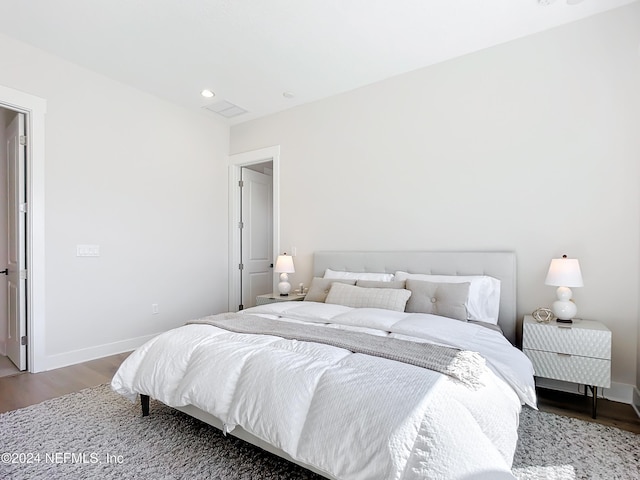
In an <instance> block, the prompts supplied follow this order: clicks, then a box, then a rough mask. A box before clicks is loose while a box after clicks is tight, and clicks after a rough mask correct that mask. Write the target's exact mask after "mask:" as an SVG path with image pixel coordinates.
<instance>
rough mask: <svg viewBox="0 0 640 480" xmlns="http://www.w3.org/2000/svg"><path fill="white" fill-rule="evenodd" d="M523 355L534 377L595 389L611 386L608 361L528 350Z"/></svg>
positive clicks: (609, 362)
mask: <svg viewBox="0 0 640 480" xmlns="http://www.w3.org/2000/svg"><path fill="white" fill-rule="evenodd" d="M524 353H525V355H526V356H527V357H529V359H530V360H531V362H532V363H533V368H534V370H535V375H536V377H544V378H553V379H556V380H563V381H565V382H573V383H581V384H585V385H593V386H595V387H605V388H609V387H610V386H611V361H610V360H604V359H601V358H590V357H581V356H578V355H563V354H561V353H552V352H541V351H538V350H528V349H525V350H524Z"/></svg>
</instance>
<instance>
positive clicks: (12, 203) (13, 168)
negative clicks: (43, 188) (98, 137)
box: [7, 113, 27, 370]
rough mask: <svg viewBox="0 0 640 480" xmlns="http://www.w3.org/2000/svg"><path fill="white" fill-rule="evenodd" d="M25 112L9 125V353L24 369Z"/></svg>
mask: <svg viewBox="0 0 640 480" xmlns="http://www.w3.org/2000/svg"><path fill="white" fill-rule="evenodd" d="M24 118H25V117H24V114H22V113H19V114H17V115H16V117H15V118H14V119H13V121H12V122H11V123H10V124H9V127H8V128H7V194H8V199H7V200H8V201H7V207H8V211H7V219H8V223H9V225H8V227H9V228H8V234H9V239H8V242H7V245H8V252H7V259H8V262H7V263H8V265H7V270H8V274H7V314H8V319H7V320H8V324H9V328H8V332H7V356H8V357H9V358H10V359H11V361H12V362H13V363H15V364H16V367H18V368H19V369H20V370H26V369H27V347H26V342H25V341H23V340H26V334H27V321H26V319H27V316H26V314H27V309H26V258H25V252H26V246H25V238H26V237H25V234H26V227H25V225H26V186H25V185H26V183H25V182H26V172H25V167H26V153H25V152H26V146H25V145H23V143H24V138H25V136H24V135H25V128H24V123H25V121H24Z"/></svg>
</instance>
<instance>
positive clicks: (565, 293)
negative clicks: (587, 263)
mask: <svg viewBox="0 0 640 480" xmlns="http://www.w3.org/2000/svg"><path fill="white" fill-rule="evenodd" d="M544 283H545V285H553V286H556V287H558V289H557V290H556V295H557V297H558V299H557V300H556V301H555V302H553V305H551V311H552V312H553V314H554V315H555V316H556V318H557V321H558V322H560V323H573V321H572V320H571V319H572V318H573V317H575V316H576V313H577V312H578V308H577V307H576V304H575V303H574V302H573V301H572V300H571V295H572V292H571V288H569V287H582V286H583V285H584V284H583V283H582V272H581V271H580V263H578V260H577V259H576V258H567V256H566V255H563V256H562V258H554V259H552V260H551V265H549V272H548V273H547V278H546V280H545V281H544Z"/></svg>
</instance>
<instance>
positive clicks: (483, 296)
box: [395, 272, 500, 325]
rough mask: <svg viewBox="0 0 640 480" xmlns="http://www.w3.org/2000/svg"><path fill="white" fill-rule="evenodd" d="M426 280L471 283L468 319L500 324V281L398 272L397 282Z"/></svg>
mask: <svg viewBox="0 0 640 480" xmlns="http://www.w3.org/2000/svg"><path fill="white" fill-rule="evenodd" d="M409 278H411V279H413V280H425V281H427V282H435V283H466V282H469V283H470V284H471V285H469V297H468V298H467V301H466V303H465V306H466V307H467V319H468V320H476V321H478V322H486V323H491V324H493V325H497V324H498V313H499V311H500V280H498V279H497V278H494V277H490V276H488V275H427V274H422V273H407V272H396V276H395V279H396V280H407V279H409Z"/></svg>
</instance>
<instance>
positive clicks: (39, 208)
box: [0, 85, 47, 373]
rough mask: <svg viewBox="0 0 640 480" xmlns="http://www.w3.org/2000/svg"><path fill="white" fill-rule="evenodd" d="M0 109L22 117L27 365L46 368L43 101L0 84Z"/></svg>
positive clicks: (39, 369)
mask: <svg viewBox="0 0 640 480" xmlns="http://www.w3.org/2000/svg"><path fill="white" fill-rule="evenodd" d="M0 107H2V108H7V109H9V110H14V111H17V112H20V113H24V114H25V115H26V121H25V126H26V130H27V132H26V133H27V185H26V187H27V219H26V226H27V235H26V239H27V245H26V254H27V282H26V284H27V285H26V289H27V338H28V342H27V366H28V369H29V371H30V372H31V373H36V372H40V371H43V370H46V369H47V365H46V354H45V338H46V337H45V276H44V273H45V239H44V235H45V221H44V218H45V217H44V165H45V163H44V154H45V149H44V139H45V135H44V128H45V114H46V111H47V102H46V100H45V99H43V98H40V97H36V96H34V95H30V94H28V93H24V92H21V91H19V90H14V89H12V88H8V87H4V86H2V85H0Z"/></svg>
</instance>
